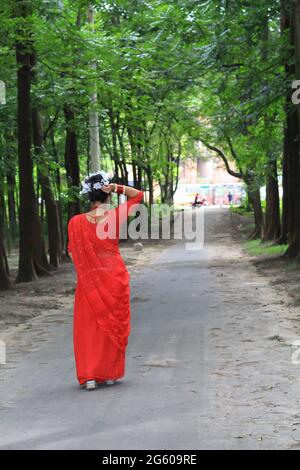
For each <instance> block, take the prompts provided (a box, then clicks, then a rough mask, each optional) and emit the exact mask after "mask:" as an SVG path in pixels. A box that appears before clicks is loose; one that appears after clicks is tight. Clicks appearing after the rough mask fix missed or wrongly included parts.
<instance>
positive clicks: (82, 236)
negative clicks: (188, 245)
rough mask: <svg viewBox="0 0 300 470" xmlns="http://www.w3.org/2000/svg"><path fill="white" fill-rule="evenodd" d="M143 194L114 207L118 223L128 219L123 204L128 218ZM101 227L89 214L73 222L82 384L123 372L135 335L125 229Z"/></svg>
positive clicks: (76, 337) (75, 325)
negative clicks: (102, 230)
mask: <svg viewBox="0 0 300 470" xmlns="http://www.w3.org/2000/svg"><path fill="white" fill-rule="evenodd" d="M142 198H143V192H142V191H140V192H139V194H138V195H137V196H136V197H135V198H131V199H129V200H128V201H126V203H124V204H122V205H120V206H119V207H118V208H116V209H113V211H114V212H113V211H111V212H110V214H111V215H113V216H114V217H116V219H117V220H116V223H117V224H122V223H123V222H124V220H125V216H122V220H120V217H119V214H120V213H121V212H120V208H121V209H122V213H124V214H125V215H126V217H127V216H128V215H129V213H130V210H131V208H132V207H133V206H134V205H135V204H139V203H140V202H141V200H142ZM122 206H123V207H122ZM124 209H125V212H124ZM96 228H97V224H93V223H91V222H89V221H88V220H87V218H86V215H85V214H79V215H76V216H74V217H73V218H72V219H71V220H70V222H69V225H68V236H69V242H68V250H69V251H70V252H71V253H72V257H73V261H74V265H75V269H76V273H77V284H76V292H75V302H74V323H73V341H74V354H75V362H76V371H77V378H78V381H79V383H84V382H85V381H86V380H92V379H96V380H108V379H116V378H120V377H122V376H123V375H124V373H125V351H126V347H127V344H128V337H129V335H130V285H129V281H130V275H129V273H128V271H127V269H126V265H125V263H124V261H123V259H122V257H121V254H120V252H119V246H118V236H119V228H118V230H117V232H116V233H117V237H115V238H106V239H100V238H99V237H98V236H97V230H96Z"/></svg>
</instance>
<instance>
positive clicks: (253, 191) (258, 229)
mask: <svg viewBox="0 0 300 470" xmlns="http://www.w3.org/2000/svg"><path fill="white" fill-rule="evenodd" d="M246 180H247V181H246V182H247V186H248V197H249V202H250V205H251V206H252V208H253V212H254V222H255V229H254V232H253V233H252V235H251V236H250V238H251V239H253V240H254V239H256V238H262V237H263V234H264V214H263V210H262V207H261V198H260V189H259V187H258V185H257V184H256V183H254V182H253V181H252V180H251V178H250V179H249V178H248V177H247V178H246Z"/></svg>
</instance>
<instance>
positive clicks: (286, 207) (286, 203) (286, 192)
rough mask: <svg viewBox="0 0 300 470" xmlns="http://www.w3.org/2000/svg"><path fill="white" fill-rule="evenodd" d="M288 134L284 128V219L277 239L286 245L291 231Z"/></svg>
mask: <svg viewBox="0 0 300 470" xmlns="http://www.w3.org/2000/svg"><path fill="white" fill-rule="evenodd" d="M288 152H289V148H288V135H287V129H286V128H285V129H284V142H283V156H282V219H281V232H280V237H279V239H278V240H277V241H276V243H277V244H279V245H285V244H287V242H288V231H289V183H288V159H289V155H288Z"/></svg>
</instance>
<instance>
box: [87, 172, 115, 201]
mask: <svg viewBox="0 0 300 470" xmlns="http://www.w3.org/2000/svg"><path fill="white" fill-rule="evenodd" d="M103 180H104V178H103V176H102V175H101V174H100V173H98V174H97V175H92V176H90V177H89V178H88V179H86V180H85V182H86V183H88V184H90V186H91V191H89V192H88V193H87V194H88V198H89V200H90V202H95V201H99V202H105V201H106V200H107V198H108V197H109V194H108V193H106V192H104V191H102V189H96V188H93V185H94V184H95V183H101V184H102V183H103Z"/></svg>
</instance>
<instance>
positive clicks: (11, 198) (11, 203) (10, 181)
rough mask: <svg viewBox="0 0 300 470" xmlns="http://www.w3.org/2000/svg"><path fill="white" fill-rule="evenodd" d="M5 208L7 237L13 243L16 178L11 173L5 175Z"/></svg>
mask: <svg viewBox="0 0 300 470" xmlns="http://www.w3.org/2000/svg"><path fill="white" fill-rule="evenodd" d="M6 181H7V206H8V219H9V236H10V238H11V240H12V242H13V244H14V243H15V242H16V239H17V211H16V201H15V187H16V177H15V175H14V173H13V172H12V171H9V172H8V173H7V177H6Z"/></svg>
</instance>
